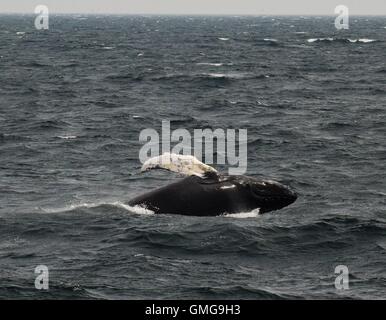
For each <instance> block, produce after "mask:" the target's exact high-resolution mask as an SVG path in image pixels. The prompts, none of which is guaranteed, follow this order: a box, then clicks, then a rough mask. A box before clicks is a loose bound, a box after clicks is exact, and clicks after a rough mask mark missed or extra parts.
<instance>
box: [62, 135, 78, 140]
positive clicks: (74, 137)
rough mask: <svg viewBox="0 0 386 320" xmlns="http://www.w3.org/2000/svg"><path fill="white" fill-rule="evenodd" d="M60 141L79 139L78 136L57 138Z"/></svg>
mask: <svg viewBox="0 0 386 320" xmlns="http://www.w3.org/2000/svg"><path fill="white" fill-rule="evenodd" d="M57 138H59V139H64V140H70V139H76V138H78V137H77V136H57Z"/></svg>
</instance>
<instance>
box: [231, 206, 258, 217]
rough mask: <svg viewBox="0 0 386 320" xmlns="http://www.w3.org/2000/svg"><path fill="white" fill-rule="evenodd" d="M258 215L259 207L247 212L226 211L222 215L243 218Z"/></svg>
mask: <svg viewBox="0 0 386 320" xmlns="http://www.w3.org/2000/svg"><path fill="white" fill-rule="evenodd" d="M259 215H260V209H259V208H257V209H254V210H252V211H249V212H239V213H226V214H224V217H227V218H239V219H245V218H256V217H258V216H259Z"/></svg>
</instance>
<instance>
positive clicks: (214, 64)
mask: <svg viewBox="0 0 386 320" xmlns="http://www.w3.org/2000/svg"><path fill="white" fill-rule="evenodd" d="M197 65H200V66H213V67H221V66H222V65H223V63H211V62H199V63H197Z"/></svg>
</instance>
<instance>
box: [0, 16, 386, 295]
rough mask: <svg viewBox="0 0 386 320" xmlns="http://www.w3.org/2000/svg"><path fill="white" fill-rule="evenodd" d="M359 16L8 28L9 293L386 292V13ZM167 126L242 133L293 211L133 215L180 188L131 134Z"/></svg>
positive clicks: (3, 255)
mask: <svg viewBox="0 0 386 320" xmlns="http://www.w3.org/2000/svg"><path fill="white" fill-rule="evenodd" d="M350 22H351V25H350V29H349V30H343V31H337V30H336V29H335V27H334V17H227V18H225V17H166V16H163V17H156V16H153V17H140V16H135V17H134V16H122V17H120V16H110V17H109V16H52V17H51V19H50V30H49V31H37V30H35V29H34V24H33V23H34V17H32V16H7V15H2V16H0V297H1V298H8V299H10V298H12V299H15V298H54V299H66V298H80V299H99V298H101V299H146V298H172V299H180V298H211V299H230V298H233V299H238V298H242V299H278V298H279V299H280V298H300V299H302V298H307V299H319V298H333V299H335V298H358V299H368V298H376V299H379V298H386V281H385V280H386V210H385V209H386V179H385V172H386V115H385V111H386V80H385V79H386V65H385V61H386V59H385V57H386V28H385V27H386V18H385V17H378V18H372V17H353V18H351V20H350ZM221 38H222V40H221ZM323 38H324V40H310V39H323ZM327 38H332V39H327ZM264 39H265V40H264ZM348 39H350V40H351V41H350V40H348ZM366 39H367V40H366ZM356 40H359V41H356ZM369 40H374V41H369ZM163 119H165V120H168V119H170V120H172V129H177V128H186V129H188V130H189V131H190V132H192V130H193V129H195V128H224V129H226V128H246V129H248V172H247V174H248V175H250V176H256V177H257V176H259V177H260V176H264V177H268V178H271V179H275V180H278V181H280V182H283V183H286V184H289V185H290V186H292V187H293V188H295V189H296V190H297V192H298V193H299V199H298V200H297V202H295V203H294V204H293V205H291V206H290V207H287V208H285V209H283V210H280V211H277V212H273V213H267V214H265V215H261V216H257V217H249V218H243V219H242V218H236V217H209V218H202V217H201V218H199V217H184V216H172V215H159V216H158V215H157V216H156V215H144V214H136V213H134V212H132V211H131V209H130V208H129V207H127V206H125V202H126V201H127V200H128V199H130V198H132V197H133V196H134V195H138V194H140V193H142V192H145V191H147V190H150V189H152V188H155V187H157V186H160V185H164V184H167V183H169V182H170V181H172V180H174V179H177V177H176V176H175V175H173V174H171V173H164V172H151V173H148V174H144V175H143V174H142V175H141V174H139V169H140V166H141V163H140V162H139V160H138V152H139V150H140V148H141V146H142V145H143V143H140V142H139V141H138V136H139V133H140V131H141V130H142V129H145V128H156V129H157V130H159V129H160V126H161V120H163ZM217 168H219V169H220V170H225V169H226V166H219V167H217ZM37 265H46V266H47V267H48V268H49V271H50V290H49V291H48V292H42V291H38V290H36V289H35V287H34V280H35V277H36V275H35V274H34V269H35V267H36V266H37ZM337 265H346V266H347V267H348V268H349V271H350V289H349V290H345V291H338V290H336V289H335V286H334V280H335V276H336V275H335V274H334V269H335V266H337Z"/></svg>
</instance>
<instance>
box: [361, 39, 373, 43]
mask: <svg viewBox="0 0 386 320" xmlns="http://www.w3.org/2000/svg"><path fill="white" fill-rule="evenodd" d="M375 41H377V40H375V39H366V38H364V39H358V42H362V43H371V42H375Z"/></svg>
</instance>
